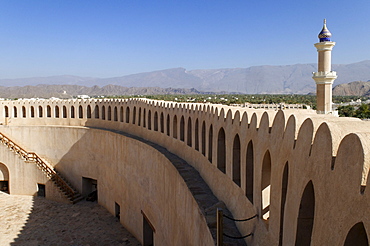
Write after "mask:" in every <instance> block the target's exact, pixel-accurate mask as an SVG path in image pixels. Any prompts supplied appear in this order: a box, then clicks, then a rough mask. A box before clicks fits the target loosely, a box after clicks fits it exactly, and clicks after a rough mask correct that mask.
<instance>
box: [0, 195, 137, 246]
mask: <svg viewBox="0 0 370 246" xmlns="http://www.w3.org/2000/svg"><path fill="white" fill-rule="evenodd" d="M0 220H1V222H2V223H1V226H0V245H1V246H3V245H27V246H33V245H55V246H59V245H73V246H80V245H81V246H82V245H83V246H94V245H99V246H100V245H141V244H140V243H139V242H138V240H137V239H135V238H134V237H133V236H132V235H131V234H130V233H129V232H128V231H127V230H125V228H123V226H122V225H121V224H120V223H119V221H118V219H117V218H115V217H114V216H113V215H111V214H110V213H108V211H106V210H105V209H104V208H103V207H101V206H100V205H98V204H97V203H94V202H87V201H82V202H79V203H77V204H75V205H69V204H62V203H58V202H54V201H50V200H46V199H45V198H42V197H34V196H21V195H8V194H5V193H2V192H0Z"/></svg>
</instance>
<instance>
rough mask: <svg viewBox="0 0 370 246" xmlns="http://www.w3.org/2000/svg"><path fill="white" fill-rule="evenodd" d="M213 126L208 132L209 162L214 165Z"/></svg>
mask: <svg viewBox="0 0 370 246" xmlns="http://www.w3.org/2000/svg"><path fill="white" fill-rule="evenodd" d="M212 147H213V126H212V125H211V126H210V127H209V131H208V161H209V162H211V163H212V152H213V148H212Z"/></svg>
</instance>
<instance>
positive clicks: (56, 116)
mask: <svg viewBox="0 0 370 246" xmlns="http://www.w3.org/2000/svg"><path fill="white" fill-rule="evenodd" d="M54 110H55V112H54V113H55V118H59V107H58V106H55V108H54Z"/></svg>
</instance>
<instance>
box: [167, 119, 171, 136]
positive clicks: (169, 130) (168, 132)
mask: <svg viewBox="0 0 370 246" xmlns="http://www.w3.org/2000/svg"><path fill="white" fill-rule="evenodd" d="M170 126H171V122H170V115H169V114H168V115H167V127H166V128H167V136H170V134H171V129H170Z"/></svg>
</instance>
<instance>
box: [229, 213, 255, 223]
mask: <svg viewBox="0 0 370 246" xmlns="http://www.w3.org/2000/svg"><path fill="white" fill-rule="evenodd" d="M223 216H224V217H225V218H227V219H229V220H233V221H239V222H242V221H248V220H251V219H253V218H256V217H257V214H256V215H254V216H252V217H250V218H248V219H244V220H237V219H234V218H231V217H229V216H227V215H225V214H224V215H223Z"/></svg>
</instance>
